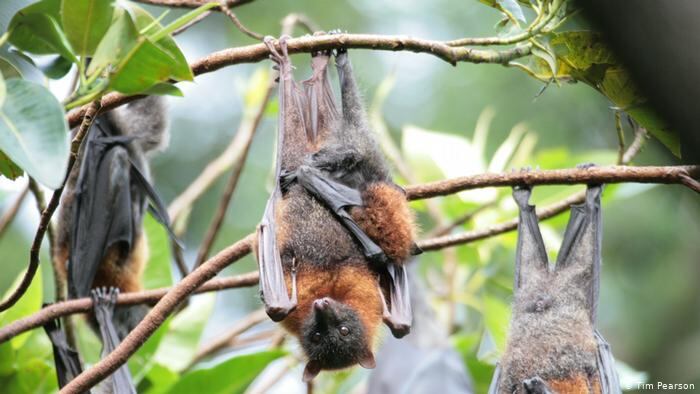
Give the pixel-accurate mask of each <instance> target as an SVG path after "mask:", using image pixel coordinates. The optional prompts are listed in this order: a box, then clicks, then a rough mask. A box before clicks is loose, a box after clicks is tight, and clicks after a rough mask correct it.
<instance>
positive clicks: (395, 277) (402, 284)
mask: <svg viewBox="0 0 700 394" xmlns="http://www.w3.org/2000/svg"><path fill="white" fill-rule="evenodd" d="M379 283H380V285H381V286H382V288H383V289H386V291H387V293H388V294H389V302H390V304H391V307H390V308H389V307H387V303H386V300H383V301H384V316H383V319H384V323H385V324H386V325H387V326H388V327H389V329H390V330H391V334H392V335H394V337H395V338H402V337H404V336H406V335H407V334H408V333H409V332H411V324H412V322H413V312H412V311H411V295H410V293H409V283H408V270H407V269H406V267H404V266H402V265H399V264H394V263H389V264H387V265H386V269H385V270H384V272H383V273H382V274H381V277H380V281H379ZM380 294H381V295H382V298H384V292H383V291H382V290H381V289H380Z"/></svg>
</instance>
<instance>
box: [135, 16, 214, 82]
mask: <svg viewBox="0 0 700 394" xmlns="http://www.w3.org/2000/svg"><path fill="white" fill-rule="evenodd" d="M209 4H213V3H209ZM127 9H128V11H129V13H131V16H132V18H133V20H134V23H135V24H136V27H137V28H138V29H139V31H141V30H143V29H145V28H147V27H149V26H153V27H158V28H162V26H161V25H160V23H157V22H156V19H155V18H154V17H153V16H152V15H151V14H149V13H148V11H146V10H144V9H143V8H141V7H139V6H137V5H135V4H133V3H129V4H128V8H127ZM151 41H153V39H151ZM155 43H156V45H157V46H158V47H159V48H160V49H162V50H163V51H165V52H166V53H167V54H168V55H170V56H171V57H172V58H173V63H172V64H171V66H172V67H173V72H172V76H171V77H172V78H173V79H175V80H177V81H191V80H192V79H193V78H194V74H192V70H191V69H190V65H189V64H188V63H187V59H186V58H185V55H184V54H183V53H182V51H181V50H180V48H178V46H177V44H176V43H175V40H174V39H173V38H172V37H170V36H168V35H166V36H164V37H163V38H161V39H159V40H157V41H155Z"/></svg>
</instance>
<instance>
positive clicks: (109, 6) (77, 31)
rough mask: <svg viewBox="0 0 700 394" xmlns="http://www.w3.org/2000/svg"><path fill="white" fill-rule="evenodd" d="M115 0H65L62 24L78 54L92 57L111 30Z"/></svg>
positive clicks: (62, 8) (62, 3) (62, 4)
mask: <svg viewBox="0 0 700 394" xmlns="http://www.w3.org/2000/svg"><path fill="white" fill-rule="evenodd" d="M113 13H114V0H63V1H62V2H61V22H62V23H63V30H64V31H65V33H66V37H67V38H68V41H69V42H70V43H71V45H72V46H73V50H75V52H76V54H79V55H82V56H86V55H87V56H92V55H93V54H94V53H95V49H96V48H97V44H99V43H100V40H101V39H102V37H103V36H104V35H105V33H106V32H107V29H109V26H110V24H111V22H112V14H113Z"/></svg>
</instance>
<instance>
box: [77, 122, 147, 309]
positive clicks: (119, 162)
mask: <svg viewBox="0 0 700 394" xmlns="http://www.w3.org/2000/svg"><path fill="white" fill-rule="evenodd" d="M93 128H94V129H93V130H92V131H91V133H90V136H89V138H88V141H87V144H88V146H87V149H86V150H85V157H84V160H83V165H82V167H81V170H80V175H79V177H78V182H77V185H76V194H75V204H74V208H73V209H74V211H73V228H72V233H71V248H70V256H69V262H68V274H69V288H70V291H71V296H73V297H85V296H87V295H88V294H89V291H90V288H91V286H92V282H93V280H94V278H95V274H96V273H97V270H98V268H99V265H100V263H101V262H102V259H103V258H104V256H105V253H106V251H107V250H108V249H109V248H110V247H112V246H116V247H118V248H119V250H120V251H121V253H122V255H123V256H127V255H128V253H129V251H130V250H131V247H132V245H133V242H134V241H135V231H136V229H135V228H134V226H135V224H137V223H141V215H142V214H143V213H142V212H141V209H139V208H136V209H134V207H141V206H143V202H144V201H145V197H144V196H143V195H141V194H140V193H138V192H136V193H135V192H134V191H135V190H132V188H131V171H130V168H131V166H130V162H129V152H128V150H127V148H126V147H125V145H124V144H126V143H128V139H126V138H125V137H109V135H110V132H109V128H110V126H109V124H108V122H105V121H102V119H100V118H98V119H97V120H96V123H95V125H93Z"/></svg>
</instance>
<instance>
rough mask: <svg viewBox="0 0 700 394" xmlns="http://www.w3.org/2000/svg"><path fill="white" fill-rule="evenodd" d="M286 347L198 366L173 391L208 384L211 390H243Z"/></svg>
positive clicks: (175, 393)
mask: <svg viewBox="0 0 700 394" xmlns="http://www.w3.org/2000/svg"><path fill="white" fill-rule="evenodd" d="M284 354H285V353H284V352H282V351H268V352H261V353H254V354H248V355H245V356H238V357H234V358H232V359H230V360H227V361H224V362H222V363H221V364H219V365H217V366H215V367H213V368H207V369H197V370H194V371H192V372H190V373H188V374H186V375H184V376H183V377H182V378H181V379H180V380H179V381H178V382H177V384H175V386H173V387H172V388H171V389H170V391H169V392H170V394H178V393H182V394H190V393H196V392H199V391H201V390H202V388H203V387H206V391H207V393H210V394H216V393H221V394H224V393H226V394H234V393H243V392H244V391H245V389H246V388H247V387H248V386H249V385H250V384H251V383H252V382H253V380H255V378H256V377H257V376H258V375H259V374H260V373H261V372H262V371H263V370H264V369H265V367H267V365H268V364H269V363H270V362H272V361H273V360H276V359H278V358H280V357H282V356H283V355H284Z"/></svg>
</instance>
